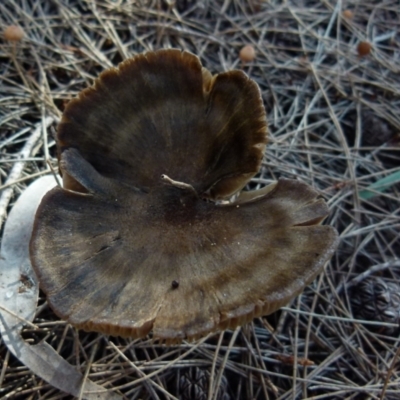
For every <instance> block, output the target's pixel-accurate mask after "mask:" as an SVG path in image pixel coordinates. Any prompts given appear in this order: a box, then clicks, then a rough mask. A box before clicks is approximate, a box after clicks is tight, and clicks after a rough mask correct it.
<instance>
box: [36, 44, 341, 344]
mask: <svg viewBox="0 0 400 400" xmlns="http://www.w3.org/2000/svg"><path fill="white" fill-rule="evenodd" d="M265 143H266V118H265V111H264V108H263V104H262V100H261V96H260V93H259V90H258V87H257V85H256V84H255V83H254V82H253V81H252V80H250V79H249V78H248V77H247V76H246V75H245V74H244V73H243V72H242V71H230V72H226V73H221V74H218V75H216V76H211V74H210V73H209V72H208V71H207V70H205V69H204V68H202V66H201V64H200V62H199V59H198V58H197V57H195V56H194V55H192V54H189V53H186V52H180V51H178V50H160V51H157V52H149V53H145V54H142V55H138V56H135V57H134V58H132V59H130V60H127V61H125V62H123V63H122V64H120V65H119V67H118V68H113V69H110V70H107V71H105V72H104V73H102V74H101V75H100V77H99V78H98V79H97V80H96V81H95V84H94V86H93V87H91V88H88V89H85V90H84V91H83V92H81V93H80V95H79V97H78V98H77V99H75V100H72V101H71V102H70V103H69V104H68V106H67V107H66V110H65V112H64V115H63V118H62V121H61V124H60V126H59V129H58V134H57V147H58V153H59V161H60V169H61V171H62V175H63V181H64V188H59V187H58V188H55V189H53V190H52V191H50V192H49V193H48V194H47V195H46V196H45V198H44V199H43V201H42V203H41V205H40V207H39V209H38V211H37V215H36V220H35V226H34V229H33V235H32V239H31V246H30V251H31V260H32V263H33V266H34V269H35V271H36V273H37V276H38V278H39V281H40V284H41V287H42V289H43V291H44V292H45V293H46V294H47V299H48V302H49V304H50V305H51V307H52V308H53V310H54V311H55V312H56V313H57V314H58V315H59V316H60V317H61V318H63V319H66V320H67V321H69V322H70V323H71V324H73V325H75V326H77V327H80V328H83V329H86V330H93V331H99V332H103V333H107V334H112V335H121V336H131V337H142V336H145V335H146V334H148V333H149V332H150V331H151V330H153V335H154V337H156V338H160V339H164V340H180V339H182V338H189V339H193V338H197V337H199V336H202V335H205V334H207V333H208V332H213V331H217V330H220V329H225V328H232V327H235V326H237V325H239V324H243V323H245V322H247V321H250V320H251V319H252V318H253V317H255V316H260V315H264V314H268V313H271V312H273V311H274V310H276V309H277V308H279V307H281V306H283V305H285V304H286V303H288V302H289V301H290V300H291V299H292V298H293V297H294V296H296V295H297V294H298V293H299V292H301V291H302V290H303V288H304V286H305V285H307V284H308V283H309V282H310V281H311V280H312V279H314V277H315V276H316V275H317V274H318V273H319V272H320V271H321V269H322V267H323V265H324V264H325V263H326V262H327V261H328V260H329V258H330V257H331V255H332V253H333V251H334V249H335V246H336V243H337V233H336V231H335V230H334V229H333V228H331V227H329V226H321V225H319V224H320V222H321V221H322V220H323V219H324V218H325V217H326V215H327V213H328V210H327V206H326V204H325V202H324V201H323V200H322V199H319V198H318V193H317V192H316V191H315V190H314V189H312V188H311V187H309V186H307V185H306V184H304V183H301V182H298V181H294V180H280V181H278V182H277V183H274V184H272V185H271V186H269V187H267V188H264V189H262V190H259V191H255V192H242V193H240V190H241V189H242V188H243V186H244V185H245V184H246V183H247V181H248V180H249V179H250V178H251V177H252V176H253V175H254V174H255V173H256V172H257V171H258V169H259V167H260V164H261V160H262V156H263V152H264V147H265ZM232 196H234V197H233V198H234V200H232Z"/></svg>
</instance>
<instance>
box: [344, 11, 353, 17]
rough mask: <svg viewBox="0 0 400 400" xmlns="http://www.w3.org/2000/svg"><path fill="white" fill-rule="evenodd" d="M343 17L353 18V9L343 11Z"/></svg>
mask: <svg viewBox="0 0 400 400" xmlns="http://www.w3.org/2000/svg"><path fill="white" fill-rule="evenodd" d="M343 17H345V18H347V19H353V17H354V14H353V11H351V10H344V11H343Z"/></svg>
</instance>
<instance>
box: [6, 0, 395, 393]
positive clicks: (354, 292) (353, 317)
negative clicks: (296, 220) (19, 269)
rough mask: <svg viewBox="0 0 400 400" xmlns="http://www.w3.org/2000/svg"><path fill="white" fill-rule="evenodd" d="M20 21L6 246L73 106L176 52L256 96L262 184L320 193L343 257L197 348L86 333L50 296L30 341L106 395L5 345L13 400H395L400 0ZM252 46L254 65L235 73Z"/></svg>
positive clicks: (61, 0)
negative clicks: (13, 217)
mask: <svg viewBox="0 0 400 400" xmlns="http://www.w3.org/2000/svg"><path fill="white" fill-rule="evenodd" d="M10 25H16V26H19V27H21V28H22V29H23V32H24V36H23V38H22V39H21V40H16V41H10V40H6V39H5V38H4V35H2V38H1V39H0V225H1V229H2V230H1V231H0V234H2V233H3V229H4V222H5V221H6V220H7V216H8V214H9V212H10V210H11V209H12V207H13V205H14V204H15V202H16V201H17V199H18V197H19V195H20V194H21V193H22V192H23V191H24V189H25V188H26V187H27V186H28V185H29V184H30V183H32V182H33V181H35V180H36V179H37V178H38V177H40V176H43V175H48V174H51V173H52V169H53V170H55V171H56V170H57V168H58V166H57V157H56V152H55V141H54V132H55V129H56V128H57V124H58V121H59V120H60V118H61V115H62V112H63V110H64V107H65V105H66V104H67V103H68V101H69V100H70V99H72V98H74V97H75V96H76V95H77V93H78V92H80V91H81V90H82V89H83V88H85V87H87V86H89V85H90V84H91V83H92V82H93V80H94V79H95V78H96V77H97V76H98V75H99V73H100V72H101V71H103V70H104V69H107V68H109V67H112V66H115V65H117V64H118V63H119V62H121V61H123V60H125V59H127V58H129V57H131V56H133V55H135V54H138V53H141V52H144V51H148V50H155V49H160V48H179V49H182V50H187V51H190V52H192V53H194V54H196V55H197V56H199V57H200V59H201V61H202V64H203V65H204V66H205V67H206V68H208V69H209V70H210V71H211V72H212V73H218V72H222V71H228V70H231V69H241V70H243V71H245V72H246V73H247V74H248V75H249V76H250V77H251V78H252V79H253V80H255V81H256V82H257V83H258V85H259V87H260V89H261V92H262V97H263V101H264V105H265V109H266V112H267V118H268V128H269V143H268V146H267V150H266V153H265V157H264V161H263V164H262V169H261V172H260V173H259V174H258V175H257V176H256V177H255V178H254V179H253V180H252V183H251V187H252V188H254V187H262V186H263V185H265V183H267V182H269V181H271V180H276V179H278V178H280V177H286V178H292V179H299V180H302V181H304V182H306V183H308V184H311V185H312V186H313V187H315V188H316V189H318V190H319V191H320V193H321V195H322V196H323V197H324V198H325V199H326V201H327V203H328V205H329V207H330V215H329V217H328V219H327V220H326V221H325V223H326V224H330V225H332V226H334V227H336V229H337V230H338V231H339V233H340V244H339V247H338V250H337V251H336V253H335V255H334V256H333V258H332V260H331V261H330V262H329V263H328V265H327V266H326V267H325V269H324V272H323V273H322V274H320V275H319V276H318V277H317V279H316V280H315V281H314V282H313V283H312V284H311V285H310V286H309V287H307V288H306V290H305V291H304V292H303V293H302V294H301V295H300V296H299V297H297V298H296V299H295V300H293V302H292V303H291V304H289V305H288V306H287V307H284V308H282V309H281V310H279V311H277V312H275V313H273V314H272V315H269V316H267V317H263V318H257V319H255V320H254V321H253V322H252V323H250V324H247V325H245V326H244V327H242V328H239V329H236V330H235V331H225V332H222V333H220V334H219V333H218V334H215V335H213V336H210V337H207V338H206V339H203V340H200V341H199V342H196V343H186V342H183V343H182V344H180V345H175V346H171V347H167V346H165V345H161V344H157V343H154V342H153V341H152V340H151V338H146V339H142V340H127V339H121V338H119V337H108V336H105V335H100V334H97V333H85V332H82V331H77V330H75V329H74V328H73V327H71V326H70V325H68V324H66V323H65V322H64V321H61V320H59V318H57V317H56V316H55V315H54V314H53V312H52V311H51V309H50V308H49V307H48V306H47V303H46V299H45V296H44V295H43V294H40V298H39V303H38V305H37V310H36V315H35V318H34V320H33V325H32V324H31V325H29V324H27V325H25V327H24V328H23V330H22V337H23V339H24V340H25V341H26V342H27V343H29V344H30V345H33V344H38V343H43V342H47V343H48V344H49V345H50V346H51V347H52V348H53V349H54V350H55V351H56V352H57V353H58V354H59V355H60V357H62V358H63V359H65V360H66V361H67V362H68V363H69V364H71V365H72V366H73V367H74V371H76V372H77V373H78V375H76V376H78V377H80V378H79V379H81V381H82V380H83V381H84V382H87V381H89V380H90V381H91V382H93V383H95V384H97V385H98V386H96V387H97V389H96V390H99V387H100V389H101V391H100V392H97V393H93V392H92V393H86V392H83V391H82V390H81V391H79V387H78V389H77V387H76V385H75V384H74V382H75V381H72V378H71V376H69V375H68V374H66V375H65V377H64V380H65V382H66V383H67V384H66V386H68V385H70V386H69V387H70V390H69V393H66V392H65V391H61V390H60V389H58V388H57V387H54V386H53V385H52V384H50V383H48V382H46V381H45V380H43V379H41V378H40V376H41V373H42V372H43V370H42V369H43V366H41V365H36V367H35V369H29V368H27V367H26V366H25V365H24V364H22V363H21V362H20V361H19V360H18V358H17V357H15V356H14V355H12V354H11V352H10V351H9V350H8V348H7V346H6V345H5V343H4V338H0V397H1V398H5V399H61V398H75V397H78V398H79V397H80V398H88V399H89V398H90V399H92V398H93V399H94V398H96V399H100V398H101V399H103V398H104V399H106V398H110V399H111V398H120V399H177V398H178V399H225V400H227V399H232V400H233V399H249V400H250V399H281V400H283V399H311V398H312V399H341V398H346V399H398V398H399V393H400V369H399V366H400V358H399V355H400V350H399V349H400V346H399V339H400V337H399V323H400V269H399V268H400V258H399V257H400V240H399V232H400V196H399V193H400V185H399V182H400V162H399V160H400V3H399V1H394V0H393V1H391V0H387V1H385V0H383V1H382V0H381V1H377V0H376V1H375V0H369V1H357V0H354V1H346V0H342V1H334V0H321V1H317V0H314V1H313V0H308V1H307V0H299V1H294V0H292V1H279V0H270V1H267V0H265V1H262V0H258V1H257V0H248V1H245V0H224V1H222V0H216V1H211V0H176V1H173V0H170V1H167V0H153V1H150V0H143V1H139V0H138V1H135V0H127V1H124V0H93V1H89V0H2V1H1V2H0V28H1V30H2V31H3V33H4V31H5V30H6V28H7V27H8V26H10ZM17 33H18V32H17ZM8 38H10V37H8ZM17 39H18V38H17ZM245 45H252V46H253V47H254V49H255V52H256V57H255V59H254V60H253V61H250V62H243V61H241V60H240V58H239V52H240V50H241V49H242V47H243V46H245ZM0 272H1V271H0ZM0 279H1V278H0ZM0 284H1V281H0ZM2 301H3V300H2V299H0V305H1V302H2ZM2 312H6V311H4V310H2ZM54 368H56V366H54ZM74 376H75V375H74ZM69 379H71V381H69ZM65 382H64V383H65ZM74 385H75V387H74ZM77 390H78V393H77Z"/></svg>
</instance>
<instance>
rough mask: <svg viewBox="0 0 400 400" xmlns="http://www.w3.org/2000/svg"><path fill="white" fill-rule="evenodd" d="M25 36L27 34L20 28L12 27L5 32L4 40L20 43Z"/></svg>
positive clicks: (8, 27)
mask: <svg viewBox="0 0 400 400" xmlns="http://www.w3.org/2000/svg"><path fill="white" fill-rule="evenodd" d="M24 36H25V32H24V30H23V29H22V28H21V27H20V26H16V25H10V26H7V28H6V29H5V30H4V39H5V40H8V41H10V42H19V41H20V40H22V39H23V37H24Z"/></svg>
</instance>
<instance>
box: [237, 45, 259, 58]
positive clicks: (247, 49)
mask: <svg viewBox="0 0 400 400" xmlns="http://www.w3.org/2000/svg"><path fill="white" fill-rule="evenodd" d="M239 58H240V59H241V60H242V61H243V62H251V61H253V60H254V59H255V58H256V51H255V49H254V47H253V46H252V45H251V44H248V45H246V46H244V47H242V49H241V50H240V53H239Z"/></svg>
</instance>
